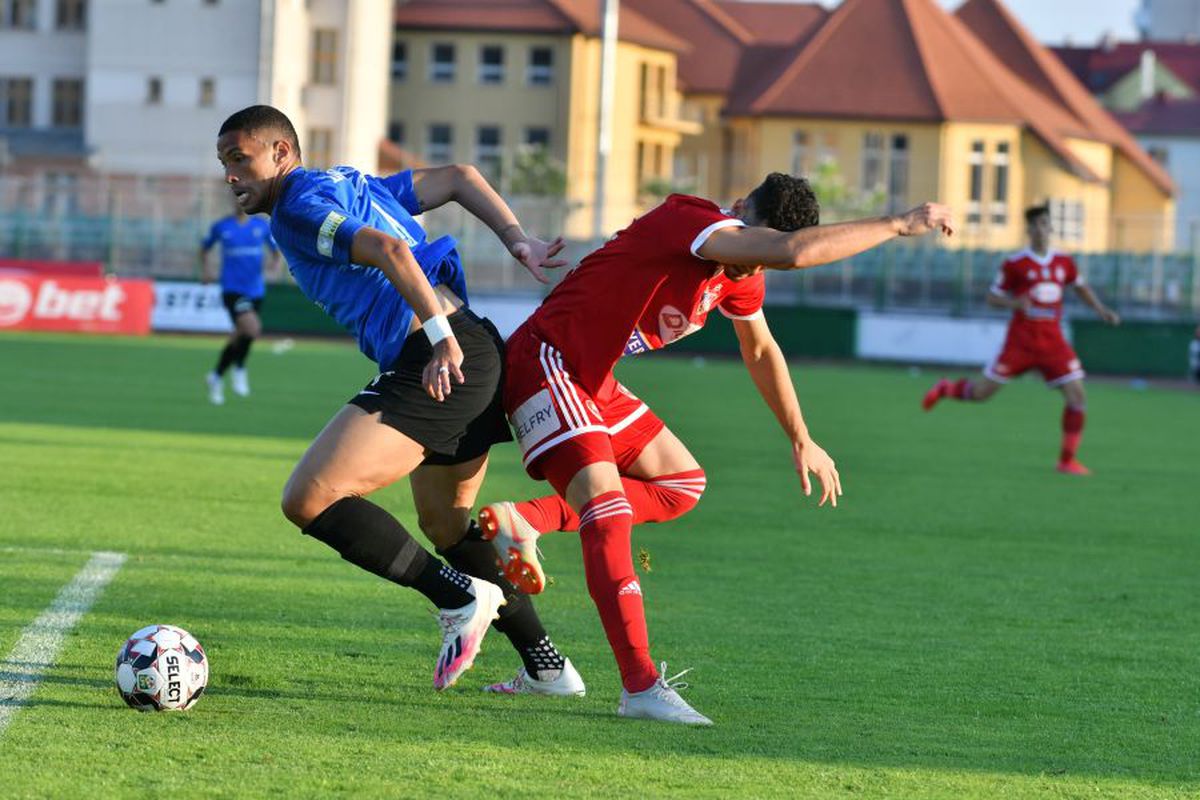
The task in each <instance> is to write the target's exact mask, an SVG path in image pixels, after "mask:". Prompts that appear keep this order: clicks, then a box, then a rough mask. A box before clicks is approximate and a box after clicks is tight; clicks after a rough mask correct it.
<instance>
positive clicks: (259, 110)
mask: <svg viewBox="0 0 1200 800" xmlns="http://www.w3.org/2000/svg"><path fill="white" fill-rule="evenodd" d="M266 130H273V131H278V132H279V133H282V134H283V138H284V139H286V140H287V141H288V143H289V144H290V145H291V146H292V147H293V148H295V150H296V158H300V137H298V136H297V135H296V128H295V126H293V125H292V121H291V120H290V119H288V117H287V114H284V113H283V112H282V111H280V110H279V109H278V108H275V107H274V106H247V107H246V108H243V109H242V110H241V111H236V112H234V113H233V114H231V115H230V117H229V119H227V120H225V122H224V123H222V124H221V130H219V131H218V132H217V136H224V135H225V134H227V133H229V132H230V131H245V132H246V133H255V132H256V131H266Z"/></svg>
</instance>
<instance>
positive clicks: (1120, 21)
mask: <svg viewBox="0 0 1200 800" xmlns="http://www.w3.org/2000/svg"><path fill="white" fill-rule="evenodd" d="M938 2H940V3H941V4H942V5H943V6H944V7H946V8H947V9H950V10H953V9H955V8H958V6H959V5H961V4H962V2H963V0H938ZM1005 2H1006V3H1007V5H1008V8H1009V10H1010V11H1012V12H1013V13H1014V14H1015V15H1016V17H1017V19H1019V20H1021V22H1022V23H1023V24H1024V25H1025V27H1027V28H1029V29H1030V30H1031V31H1032V32H1033V35H1034V36H1036V37H1037V38H1038V40H1039V41H1041V42H1043V43H1045V44H1062V43H1063V42H1065V41H1066V40H1067V39H1070V40H1071V42H1072V43H1074V44H1077V45H1085V44H1095V43H1096V42H1098V41H1099V40H1100V38H1101V37H1102V36H1103V35H1104V33H1105V32H1106V31H1111V32H1112V33H1113V34H1115V35H1116V36H1117V38H1118V39H1122V40H1127V41H1128V40H1132V39H1135V38H1136V37H1137V29H1136V28H1135V27H1134V24H1133V15H1134V12H1136V11H1137V9H1138V6H1139V5H1140V3H1139V2H1138V0H1005ZM822 4H823V5H826V6H829V7H833V6H836V5H838V1H837V0H823V2H822Z"/></svg>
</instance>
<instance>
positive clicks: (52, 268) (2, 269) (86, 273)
mask: <svg viewBox="0 0 1200 800" xmlns="http://www.w3.org/2000/svg"><path fill="white" fill-rule="evenodd" d="M6 272H18V273H26V274H30V275H44V276H47V277H51V276H71V277H73V278H103V277H104V265H103V264H102V263H100V262H99V261H33V260H29V259H23V258H0V275H2V274H4V273H6Z"/></svg>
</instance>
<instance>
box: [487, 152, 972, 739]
mask: <svg viewBox="0 0 1200 800" xmlns="http://www.w3.org/2000/svg"><path fill="white" fill-rule="evenodd" d="M817 222H818V206H817V201H816V197H815V196H814V195H813V193H812V190H811V188H810V187H809V185H808V183H807V182H806V181H804V180H803V179H800V178H793V177H791V176H788V175H783V174H780V173H774V174H772V175H770V176H768V177H767V179H766V180H765V181H764V182H763V183H762V184H761V185H760V186H759V187H757V188H756V189H755V190H754V191H753V192H752V193H751V194H750V195H749V197H747V198H746V199H745V200H744V201H742V200H739V201H738V202H737V203H735V204H734V206H733V209H732V211H723V210H721V209H720V208H719V207H717V206H716V205H715V204H713V203H711V202H709V201H707V200H702V199H700V198H698V197H688V196H683V195H672V196H671V197H669V198H667V200H666V201H665V202H664V203H663V204H662V205H660V206H658V207H657V208H655V209H653V210H652V211H650V212H648V213H647V214H645V215H644V216H642V217H640V218H638V219H636V220H634V221H633V223H631V224H630V226H629V227H628V228H626V229H624V230H622V231H620V232H619V233H618V234H617V235H616V236H615V237H613V238H612V239H611V240H610V241H609V242H607V243H606V244H605V245H604V246H603V247H601V248H600V249H599V250H597V251H595V252H593V253H592V254H590V255H589V256H587V257H586V258H584V259H583V261H582V262H581V263H580V265H579V266H578V267H577V268H576V269H575V270H573V271H572V272H571V273H570V274H569V275H568V276H567V277H566V278H565V279H564V280H563V282H562V283H561V284H559V285H558V286H557V287H556V288H555V290H554V291H553V292H552V293H551V294H550V295H549V296H548V297H547V298H546V299H545V300H544V301H543V302H542V305H541V306H540V307H539V308H538V310H537V311H535V312H534V314H533V315H532V316H531V317H530V318H529V320H528V321H526V322H525V324H524V325H522V326H521V327H520V328H519V329H518V330H517V331H516V332H515V333H514V334H513V335H512V337H511V338H510V339H509V341H508V354H507V357H506V366H507V377H506V379H505V389H504V404H505V412H506V413H507V414H508V416H509V421H510V422H511V423H512V425H513V428H514V429H515V431H516V434H517V439H518V442H519V443H520V446H521V451H522V453H523V459H524V463H525V468H526V470H527V471H528V472H529V474H530V475H531V476H532V477H534V478H537V479H543V478H544V479H545V480H547V481H549V482H550V484H551V485H552V486H553V487H554V489H555V491H556V492H557V496H551V497H543V498H538V499H536V500H532V501H529V502H526V503H517V504H514V503H496V504H493V505H490V506H487V507H486V508H485V509H483V511H482V512H481V515H480V521H481V523H482V525H483V527H484V531H485V533H484V535H485V537H490V538H493V543H494V544H495V545H496V547H497V550H498V551H499V552H500V554H501V560H502V562H504V566H505V567H506V574H507V575H509V577H510V579H513V581H514V583H517V585H518V586H521V587H522V588H524V589H526V590H527V591H529V592H533V593H536V592H540V591H541V589H542V586H543V585H544V575H543V573H542V571H541V566H540V564H539V563H538V559H537V552H536V546H535V542H536V539H537V536H538V535H539V533H541V532H547V531H551V530H568V529H573V528H578V530H579V533H580V542H581V544H582V547H583V562H584V571H585V574H586V576H587V584H588V592H589V593H590V594H591V596H592V599H593V601H594V602H595V603H596V607H597V609H598V611H599V612H600V618H601V621H602V623H603V625H604V631H605V634H606V636H607V637H608V641H609V644H610V645H611V646H612V649H613V654H614V655H615V656H616V660H617V665H618V667H619V668H620V671H621V682H622V684H623V687H624V691H623V692H622V696H621V703H620V706H619V707H618V713H619V714H620V715H622V716H627V717H639V718H648V719H660V720H666V721H671V722H680V723H686V724H701V725H707V724H711V721H710V720H709V719H707V718H706V717H704V716H703V715H701V714H699V713H698V712H696V711H695V710H694V709H693V708H691V706H689V705H688V704H687V703H686V702H684V700H683V699H682V698H681V697H680V696H679V694H678V692H677V691H676V690H675V689H676V688H680V687H679V686H678V685H676V686H673V685H672V684H671V680H665V679H663V678H662V677H661V676H660V675H659V672H658V670H657V669H656V667H655V665H654V662H653V661H652V660H651V658H650V648H649V638H648V634H647V631H646V620H645V615H644V610H643V605H642V589H641V586H640V584H639V582H638V580H637V577H636V576H635V574H634V569H633V560H632V557H631V553H630V533H631V530H632V527H633V525H634V524H637V523H640V522H661V521H664V520H669V519H674V518H675V517H678V516H679V515H681V514H683V513H685V512H686V511H688V510H690V509H691V508H692V507H694V506H695V504H696V502H697V501H698V500H699V498H700V495H701V493H702V492H703V491H704V487H705V477H704V471H703V470H702V469H701V468H700V465H699V464H698V463H697V462H696V460H695V458H694V457H693V456H692V454H691V453H690V452H688V450H687V448H686V447H684V445H683V443H682V442H680V441H679V439H677V438H676V437H675V435H674V434H672V433H671V432H670V431H669V430H668V429H667V428H666V427H665V426H664V424H663V422H662V420H660V419H659V418H658V417H657V416H655V415H654V413H653V412H651V411H650V409H649V407H647V406H646V404H645V403H643V402H642V401H640V400H639V399H638V398H637V397H636V396H634V395H633V394H632V393H631V392H630V391H629V390H628V389H626V388H625V387H624V386H622V385H621V384H620V383H619V382H618V381H617V380H616V378H614V377H613V374H612V370H613V367H614V365H615V364H616V363H617V361H618V360H619V359H620V358H621V357H622V356H623V355H629V354H635V353H639V352H642V351H644V350H651V349H656V348H659V347H663V346H664V345H667V344H670V343H671V342H672V341H675V340H676V339H679V338H681V337H683V336H686V335H687V334H689V333H691V332H692V331H695V330H697V329H699V328H700V327H701V326H703V325H704V323H705V321H706V320H707V317H708V314H709V313H710V312H711V311H712V310H713V309H714V308H716V309H720V310H721V312H722V313H724V314H726V315H727V316H730V317H732V318H733V325H734V329H735V331H736V332H737V336H738V340H739V343H740V345H741V350H742V356H743V358H744V360H745V362H746V365H747V367H748V368H749V371H750V374H751V377H752V379H753V380H754V383H755V385H756V386H757V387H758V390H759V392H760V393H761V394H762V396H763V398H764V399H765V400H766V402H767V404H768V406H770V408H771V410H772V411H773V412H774V413H775V416H776V417H777V418H778V420H779V422H780V424H781V425H782V426H783V428H784V430H785V432H786V433H787V434H788V436H789V438H790V439H791V445H792V453H793V457H794V459H795V465H796V470H797V472H799V474H800V478H801V481H802V484H803V488H804V492H805V494H809V493H810V492H811V484H810V482H809V480H810V479H809V473H810V472H813V473H815V474H816V476H817V479H818V480H819V481H820V483H821V489H822V491H821V501H820V502H821V505H824V503H825V501H827V500H829V501H831V502H832V504H833V505H836V504H837V496H838V495H839V494H841V485H840V481H839V477H838V473H837V470H836V469H835V467H834V463H833V460H832V459H831V458H830V457H829V455H828V454H827V453H826V452H825V451H824V450H823V449H822V448H821V447H820V446H819V445H817V444H816V442H814V441H813V440H812V438H811V437H810V436H809V433H808V429H807V428H806V427H805V423H804V419H803V417H802V416H801V413H800V405H799V403H798V402H797V400H796V393H795V390H794V388H793V387H792V383H791V378H790V376H789V374H788V370H787V364H786V362H785V361H784V358H783V354H782V353H781V352H780V350H779V346H778V345H777V344H776V343H775V341H774V339H773V338H772V336H771V333H770V330H769V328H768V327H767V324H766V321H765V319H764V318H763V315H762V301H763V287H764V282H763V275H762V270H763V269H764V268H770V269H801V268H804V267H811V266H816V265H818V264H824V263H827V262H830V261H835V260H837V259H840V258H846V257H848V256H851V255H854V254H855V253H859V252H861V251H863V250H866V249H868V248H871V247H874V246H876V245H878V244H880V243H882V242H885V241H887V240H889V239H891V238H893V237H895V236H902V235H916V234H923V233H926V232H929V231H934V230H939V229H940V230H943V231H945V232H946V233H950V232H951V223H950V215H949V212H948V210H947V209H946V208H944V207H942V206H938V205H933V204H929V205H925V206H921V207H920V208H917V209H914V210H913V211H910V212H909V213H907V214H905V215H903V216H899V217H883V218H878V219H871V220H861V221H857V222H848V223H843V224H839V225H828V226H823V227H816V225H817ZM564 500H565V502H564ZM523 682H524V676H522V675H520V674H518V676H517V681H516V683H517V685H518V686H520V685H521V684H522V683H523ZM493 689H494V690H497V691H509V690H510V687H508V686H507V685H498V686H496V687H493Z"/></svg>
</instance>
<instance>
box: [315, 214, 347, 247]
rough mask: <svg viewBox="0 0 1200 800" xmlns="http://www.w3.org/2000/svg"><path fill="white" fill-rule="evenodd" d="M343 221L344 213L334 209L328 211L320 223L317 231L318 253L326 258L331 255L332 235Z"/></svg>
mask: <svg viewBox="0 0 1200 800" xmlns="http://www.w3.org/2000/svg"><path fill="white" fill-rule="evenodd" d="M345 221H346V215H345V214H339V213H338V212H336V211H330V212H329V213H328V214H327V215H326V216H325V221H324V222H322V223H321V229H320V230H319V231H317V252H318V253H320V254H321V255H323V256H325V257H326V258H332V257H333V236H334V234H336V233H337V229H338V228H340V227H341V225H342V223H343V222H345Z"/></svg>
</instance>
